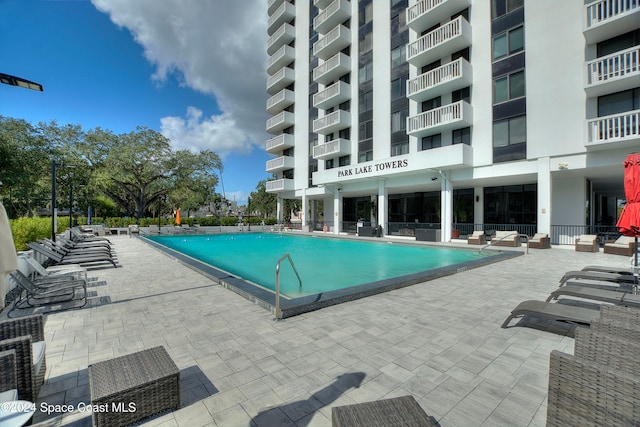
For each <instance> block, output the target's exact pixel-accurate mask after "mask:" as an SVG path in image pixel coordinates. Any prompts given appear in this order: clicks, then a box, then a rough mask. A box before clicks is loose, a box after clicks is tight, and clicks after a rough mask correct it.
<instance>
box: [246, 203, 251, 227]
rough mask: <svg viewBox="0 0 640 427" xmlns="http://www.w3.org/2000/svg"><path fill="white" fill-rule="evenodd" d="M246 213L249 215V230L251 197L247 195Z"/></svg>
mask: <svg viewBox="0 0 640 427" xmlns="http://www.w3.org/2000/svg"><path fill="white" fill-rule="evenodd" d="M247 203H248V206H247V214H248V215H249V231H251V197H247Z"/></svg>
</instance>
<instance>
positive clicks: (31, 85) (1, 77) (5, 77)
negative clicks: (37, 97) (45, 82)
mask: <svg viewBox="0 0 640 427" xmlns="http://www.w3.org/2000/svg"><path fill="white" fill-rule="evenodd" d="M0 83H4V84H6V85H10V86H20V87H23V88H25V89H32V90H37V91H39V92H43V91H44V88H43V87H42V85H41V84H39V83H35V82H32V81H29V80H26V79H23V78H22V77H16V76H10V75H9V74H4V73H0Z"/></svg>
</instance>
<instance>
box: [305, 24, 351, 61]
mask: <svg viewBox="0 0 640 427" xmlns="http://www.w3.org/2000/svg"><path fill="white" fill-rule="evenodd" d="M350 44H351V30H349V29H348V28H347V27H345V26H344V25H338V26H337V27H335V28H334V29H333V30H331V31H329V32H328V33H327V35H326V36H324V37H322V38H321V39H319V40H318V41H317V42H315V43H314V44H313V55H314V56H317V57H318V58H321V59H329V58H330V57H331V56H333V55H335V54H336V53H338V52H340V51H341V50H342V49H344V48H345V47H347V46H349V45H350Z"/></svg>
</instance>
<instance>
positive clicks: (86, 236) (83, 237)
mask: <svg viewBox="0 0 640 427" xmlns="http://www.w3.org/2000/svg"><path fill="white" fill-rule="evenodd" d="M71 239H72V240H74V241H76V242H80V241H82V242H108V243H111V241H110V240H109V239H107V238H106V237H99V236H96V235H95V234H94V233H93V232H91V233H84V232H82V231H80V230H79V229H76V228H72V229H71Z"/></svg>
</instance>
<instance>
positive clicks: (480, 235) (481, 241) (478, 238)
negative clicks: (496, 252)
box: [467, 230, 487, 245]
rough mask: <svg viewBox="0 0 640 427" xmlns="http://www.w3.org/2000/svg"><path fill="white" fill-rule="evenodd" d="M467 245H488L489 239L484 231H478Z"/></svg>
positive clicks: (468, 239) (469, 239)
mask: <svg viewBox="0 0 640 427" xmlns="http://www.w3.org/2000/svg"><path fill="white" fill-rule="evenodd" d="M467 243H468V244H470V245H486V244H487V238H486V236H485V233H484V230H479V231H478V230H476V231H474V232H473V233H472V234H471V235H470V236H469V237H468V238H467Z"/></svg>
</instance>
